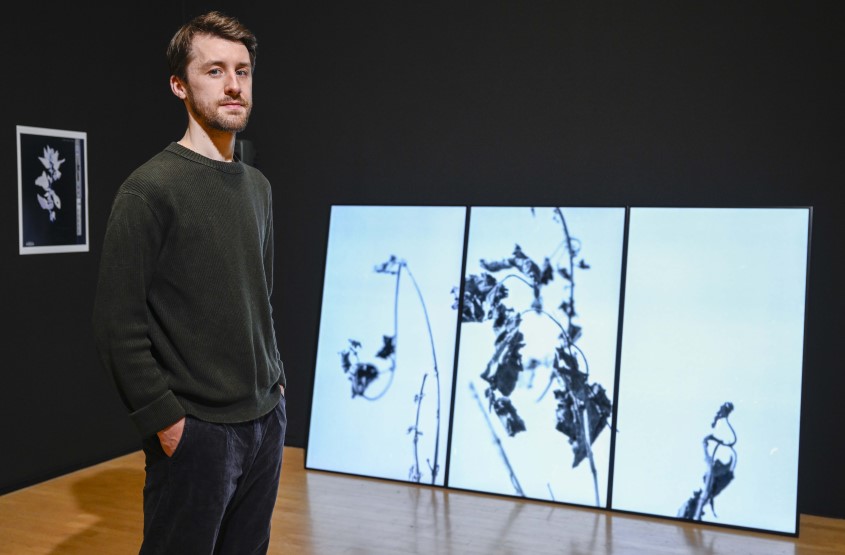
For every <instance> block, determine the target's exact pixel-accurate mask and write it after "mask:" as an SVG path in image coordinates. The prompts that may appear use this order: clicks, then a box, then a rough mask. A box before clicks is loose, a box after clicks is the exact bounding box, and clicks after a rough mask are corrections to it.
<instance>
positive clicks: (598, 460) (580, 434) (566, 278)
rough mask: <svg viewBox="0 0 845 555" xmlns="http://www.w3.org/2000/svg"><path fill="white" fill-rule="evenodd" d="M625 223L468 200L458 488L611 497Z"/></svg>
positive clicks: (611, 215) (605, 213) (582, 500)
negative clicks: (470, 203) (470, 205)
mask: <svg viewBox="0 0 845 555" xmlns="http://www.w3.org/2000/svg"><path fill="white" fill-rule="evenodd" d="M624 223H625V209H624V208H562V209H556V208H552V207H543V208H535V209H531V208H527V207H505V208H502V207H473V208H472V209H471V211H470V226H469V239H468V246H467V263H466V272H465V274H466V279H465V282H464V297H463V301H464V302H463V308H462V315H461V316H462V317H461V319H462V323H461V335H460V338H461V339H460V348H459V355H458V366H457V373H456V383H455V405H454V416H453V429H452V443H451V451H450V461H449V483H448V485H449V486H450V487H454V488H460V489H467V490H475V491H482V492H490V493H499V494H505V495H513V496H525V497H529V498H534V499H547V500H555V501H560V502H568V503H574V504H583V505H589V506H605V504H606V499H607V481H608V471H609V470H608V469H609V456H610V453H609V451H610V430H609V427H607V425H606V424H609V421H610V420H609V419H610V411H611V400H612V399H613V391H614V373H615V362H616V350H617V328H618V316H619V288H620V279H621V263H622V243H623V230H624ZM573 402H574V403H573ZM578 406H586V407H587V410H586V411H580V410H578V408H577V407H578ZM573 407H575V408H573ZM523 427H524V430H523V429H521V428H523ZM588 429H589V430H590V432H589V437H591V438H592V442H591V444H590V445H589V447H587V442H585V438H586V437H588V432H587V431H586V430H588ZM499 442H500V443H499ZM591 467H592V468H591Z"/></svg>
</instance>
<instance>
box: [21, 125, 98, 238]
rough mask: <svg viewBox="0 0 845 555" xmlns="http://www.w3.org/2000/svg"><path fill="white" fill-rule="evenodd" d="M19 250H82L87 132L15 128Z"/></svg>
mask: <svg viewBox="0 0 845 555" xmlns="http://www.w3.org/2000/svg"><path fill="white" fill-rule="evenodd" d="M17 150H18V230H19V233H18V234H19V249H20V254H44V253H60V252H87V251H88V243H89V241H88V154H87V153H88V150H87V134H86V133H85V132H80V131H65V130H59V129H46V128H42V127H27V126H23V125H18V126H17Z"/></svg>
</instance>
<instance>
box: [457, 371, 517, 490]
mask: <svg viewBox="0 0 845 555" xmlns="http://www.w3.org/2000/svg"><path fill="white" fill-rule="evenodd" d="M469 388H470V390H471V391H472V396H473V397H474V398H475V401H476V402H477V403H478V408H479V409H481V414H483V415H484V420H486V421H487V427H488V428H489V429H490V434H492V436H493V443H495V444H496V447H498V448H499V455H501V456H502V461H503V462H504V463H505V466H506V467H507V469H508V474H509V475H510V479H511V484H512V485H513V487H514V489H515V490H516V494H517V495H519V496H520V497H525V493H524V492H523V491H522V486H520V485H519V480H518V479H517V477H516V474H515V473H514V471H513V467H512V466H511V463H510V460H508V455H507V453H505V448H504V447H502V440H501V439H499V436H498V435H497V434H496V430H495V428H493V422H491V421H490V417H489V416H488V415H487V408H486V407H485V406H484V403H482V402H481V397H479V396H478V391H476V389H475V385H474V384H473V383H472V382H470V383H469Z"/></svg>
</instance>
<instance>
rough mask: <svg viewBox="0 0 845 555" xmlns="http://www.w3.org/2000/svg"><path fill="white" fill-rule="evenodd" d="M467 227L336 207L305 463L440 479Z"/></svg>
mask: <svg viewBox="0 0 845 555" xmlns="http://www.w3.org/2000/svg"><path fill="white" fill-rule="evenodd" d="M465 226H466V208H465V207H415V206H333V207H332V210H331V217H330V229H329V236H328V247H327V253H326V267H325V278H324V287H323V301H322V308H321V315H320V328H319V338H318V345H317V357H316V369H315V377H314V393H313V401H312V407H311V420H310V428H309V435H308V447H307V451H306V468H311V469H320V470H330V471H336V472H344V473H349V474H358V475H364V476H372V477H379V478H387V479H394V480H406V481H411V482H421V483H425V484H434V485H442V484H443V483H444V473H445V461H446V449H447V446H448V430H449V405H450V400H451V395H452V374H453V368H454V354H455V340H456V333H457V324H458V311H457V308H456V307H453V305H454V299H455V293H453V290H457V288H458V287H459V286H460V279H461V260H462V255H463V245H464V229H465ZM435 461H436V463H435Z"/></svg>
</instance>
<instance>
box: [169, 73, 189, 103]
mask: <svg viewBox="0 0 845 555" xmlns="http://www.w3.org/2000/svg"><path fill="white" fill-rule="evenodd" d="M170 90H171V91H173V94H175V95H176V96H178V97H179V98H181V99H182V100H185V98H187V97H188V88H187V87H186V86H185V83H183V82H182V80H181V79H179V78H178V77H176V76H175V75H171V76H170Z"/></svg>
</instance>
